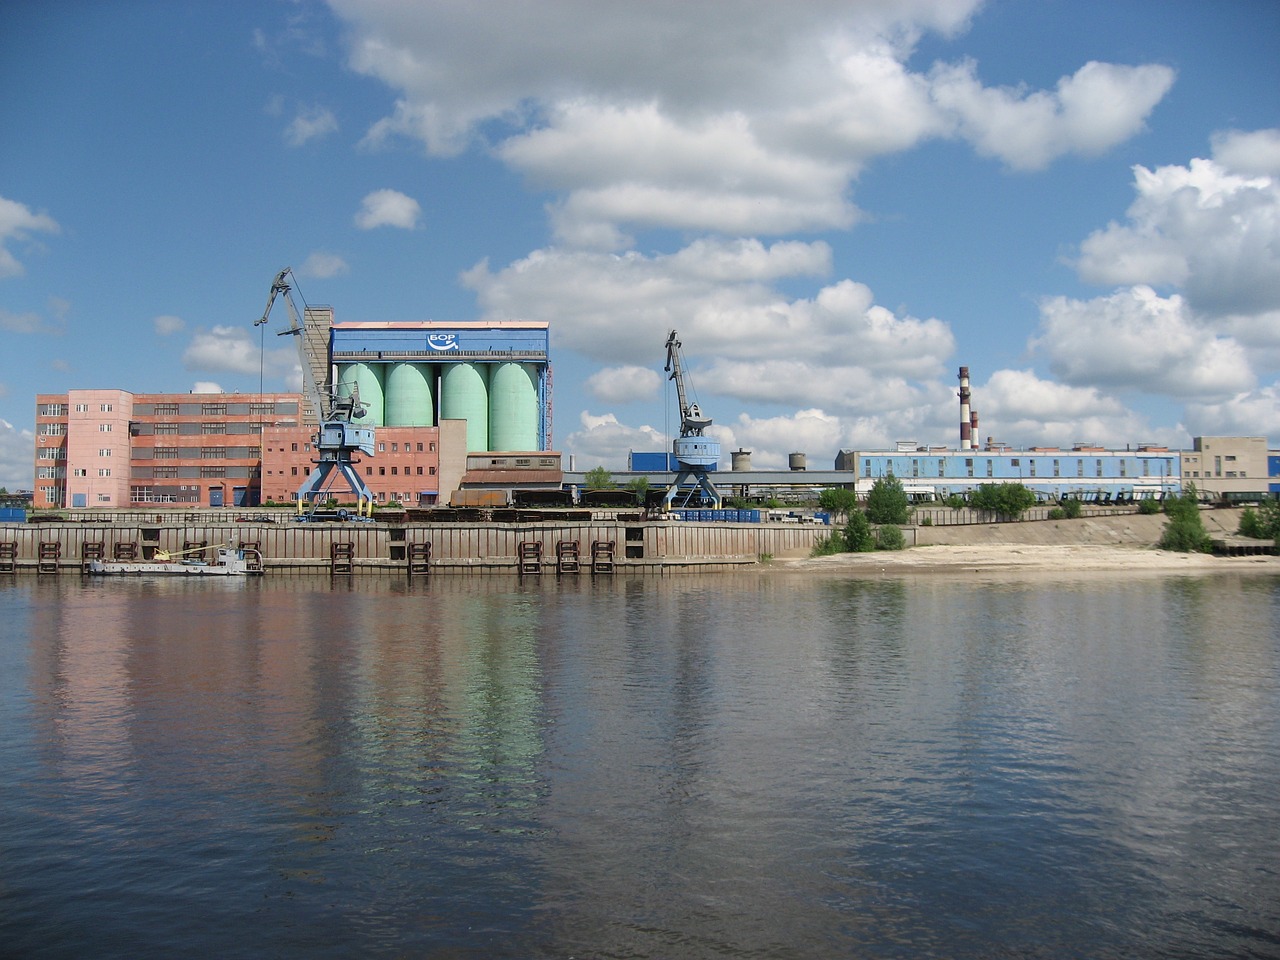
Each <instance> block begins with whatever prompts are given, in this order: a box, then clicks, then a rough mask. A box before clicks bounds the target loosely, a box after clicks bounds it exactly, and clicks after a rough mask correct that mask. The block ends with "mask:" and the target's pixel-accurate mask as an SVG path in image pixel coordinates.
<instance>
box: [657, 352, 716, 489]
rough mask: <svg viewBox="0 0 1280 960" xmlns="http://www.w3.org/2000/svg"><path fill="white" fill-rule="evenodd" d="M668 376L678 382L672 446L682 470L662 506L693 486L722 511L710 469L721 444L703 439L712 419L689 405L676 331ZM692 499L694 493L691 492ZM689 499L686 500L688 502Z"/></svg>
mask: <svg viewBox="0 0 1280 960" xmlns="http://www.w3.org/2000/svg"><path fill="white" fill-rule="evenodd" d="M666 370H667V372H668V373H669V374H670V376H669V377H668V378H667V379H669V380H674V381H675V382H676V398H677V399H678V401H679V403H680V436H679V437H678V438H676V439H675V440H673V441H672V442H671V452H672V453H674V454H675V458H676V463H677V465H678V466H679V470H678V472H677V473H676V479H675V482H674V483H672V484H671V486H669V487H668V488H667V493H666V496H665V497H664V498H663V503H664V504H665V506H666V507H667V508H668V509H670V507H671V504H672V502H673V501H674V500H675V498H676V495H677V494H678V493H679V492H680V487H681V486H682V485H683V484H685V483H687V482H692V483H694V484H695V485H696V486H697V487H698V488H700V489H701V490H702V492H703V493H705V494H706V495H707V497H708V498H709V499H710V500H711V506H712V508H713V509H717V510H718V509H719V508H720V492H719V491H718V490H716V486H715V484H714V483H712V482H711V477H710V476H709V475H708V473H709V472H708V469H707V468H708V467H712V466H714V465H715V464H717V463H719V462H720V441H719V440H713V439H711V438H710V437H707V436H704V435H703V431H704V430H705V429H706V428H707V427H709V426H711V422H712V421H711V418H710V417H707V416H703V413H702V410H701V409H700V408H699V407H698V405H697V404H696V403H690V402H689V399H688V397H687V395H686V394H685V388H684V371H683V370H682V369H681V367H680V338H679V337H678V336H677V335H676V332H675V331H674V330H672V331H671V333H670V335H669V336H668V337H667V366H666ZM690 495H692V491H691V492H690ZM686 499H687V498H686Z"/></svg>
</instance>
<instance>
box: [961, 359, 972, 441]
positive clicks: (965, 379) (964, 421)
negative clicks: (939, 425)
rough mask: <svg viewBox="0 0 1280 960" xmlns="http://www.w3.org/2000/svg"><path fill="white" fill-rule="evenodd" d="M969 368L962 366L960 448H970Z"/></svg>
mask: <svg viewBox="0 0 1280 960" xmlns="http://www.w3.org/2000/svg"><path fill="white" fill-rule="evenodd" d="M970 427H971V425H970V423H969V368H968V367H961V368H960V449H961V450H968V449H969V443H970V440H969V437H970V434H969V430H970Z"/></svg>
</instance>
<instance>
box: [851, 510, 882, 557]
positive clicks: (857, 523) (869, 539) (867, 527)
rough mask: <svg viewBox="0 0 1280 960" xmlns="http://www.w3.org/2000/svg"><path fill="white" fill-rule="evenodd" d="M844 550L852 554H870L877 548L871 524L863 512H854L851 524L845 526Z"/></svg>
mask: <svg viewBox="0 0 1280 960" xmlns="http://www.w3.org/2000/svg"><path fill="white" fill-rule="evenodd" d="M844 548H845V550H847V551H849V552H850V553H870V552H871V551H872V550H874V549H875V548H876V538H875V535H874V534H873V533H872V532H871V524H870V523H868V522H867V515H866V514H865V513H863V512H862V511H861V510H854V511H853V512H852V513H850V514H849V522H848V523H846V524H845V526H844Z"/></svg>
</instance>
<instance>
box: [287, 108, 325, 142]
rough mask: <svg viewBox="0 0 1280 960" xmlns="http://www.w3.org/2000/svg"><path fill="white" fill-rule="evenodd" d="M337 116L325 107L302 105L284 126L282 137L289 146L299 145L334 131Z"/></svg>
mask: <svg viewBox="0 0 1280 960" xmlns="http://www.w3.org/2000/svg"><path fill="white" fill-rule="evenodd" d="M337 129H338V118H337V117H335V116H334V115H333V111H332V110H329V109H328V108H326V107H320V106H311V107H304V108H303V109H302V110H300V111H299V112H298V115H297V116H295V117H294V118H293V120H291V121H290V122H289V126H287V127H286V128H285V131H284V139H285V142H286V143H287V144H289V146H291V147H300V146H302V145H303V144H304V143H306V142H307V141H308V140H314V139H316V138H317V137H324V136H327V135H329V134H331V133H336V132H337Z"/></svg>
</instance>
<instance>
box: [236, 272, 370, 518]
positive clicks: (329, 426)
mask: <svg viewBox="0 0 1280 960" xmlns="http://www.w3.org/2000/svg"><path fill="white" fill-rule="evenodd" d="M292 277H293V271H292V270H291V269H290V268H289V267H285V268H284V269H283V270H281V271H280V272H279V273H278V274H276V278H275V280H274V281H273V282H272V284H271V293H270V295H269V296H268V297H267V307H266V309H265V310H263V311H262V319H260V320H255V321H254V323H253V325H254V326H255V327H260V326H262V325H263V324H265V323H266V322H267V321H268V319H269V318H270V316H271V308H272V307H273V306H275V302H276V300H277V299H278V298H280V297H283V298H284V302H285V305H286V306H287V307H288V308H289V327H288V329H286V330H281V331H279V332H278V333H277V336H281V337H283V336H293V337H295V338H296V339H297V344H298V359H299V361H300V362H301V364H302V382H303V386H304V392H305V393H306V396H307V402H308V403H309V404H310V406H311V409H312V410H313V411H315V416H316V418H317V419H318V421H319V424H320V428H319V431H318V432H317V433H316V434H315V435H314V436H313V437H312V438H311V439H312V447H313V448H314V449H315V451H316V453H317V459H316V460H314V461H312V462H313V463H314V464H315V467H314V469H312V471H311V474H310V475H309V476H308V477H307V479H306V481H305V482H304V483H303V484H302V486H300V487H299V488H298V513H299V516H300V517H302V516H306V517H307V518H313V517H314V516H315V509H316V500H317V499H318V498H319V497H320V495H321V494H322V493H324V492H325V490H326V489H327V487H328V484H329V483H330V481H331V480H332V475H333V474H334V472H335V471H336V472H337V473H338V475H340V476H341V477H342V478H343V479H344V480H346V481H347V486H348V487H350V489H351V492H352V493H354V494H355V496H356V517H357V518H360V517H363V516H369V517H372V516H373V493H372V492H371V491H370V490H369V487H368V486H367V485H366V484H365V482H364V480H362V479H361V478H360V475H359V474H358V473H357V472H356V470H355V467H354V466H353V465H352V458H353V457H354V456H356V455H357V454H360V453H364V454H367V455H368V456H373V450H374V447H373V442H374V440H373V427H362V426H358V425H357V424H355V423H353V422H352V421H354V420H359V419H360V418H362V417H363V416H364V415H365V409H364V405H363V404H362V403H361V402H360V395H359V391H358V389H353V390H352V392H351V395H350V396H346V397H339V396H336V395H334V394H333V393H331V392H329V390H327V389H326V384H327V383H328V379H329V378H328V377H327V376H325V373H324V372H325V371H327V370H328V367H329V358H328V344H327V343H324V342H323V341H322V340H321V339H320V338H319V337H314V336H308V330H307V328H306V326H305V324H304V322H303V321H302V320H300V319H299V315H298V307H297V305H296V304H295V303H294V302H293V293H292V289H293V286H294V285H295V284H296V279H295V281H294V284H291V283H290V282H289V280H290V278H292ZM304 505H307V507H308V509H307V510H306V513H305V514H304V513H303V508H304Z"/></svg>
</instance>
